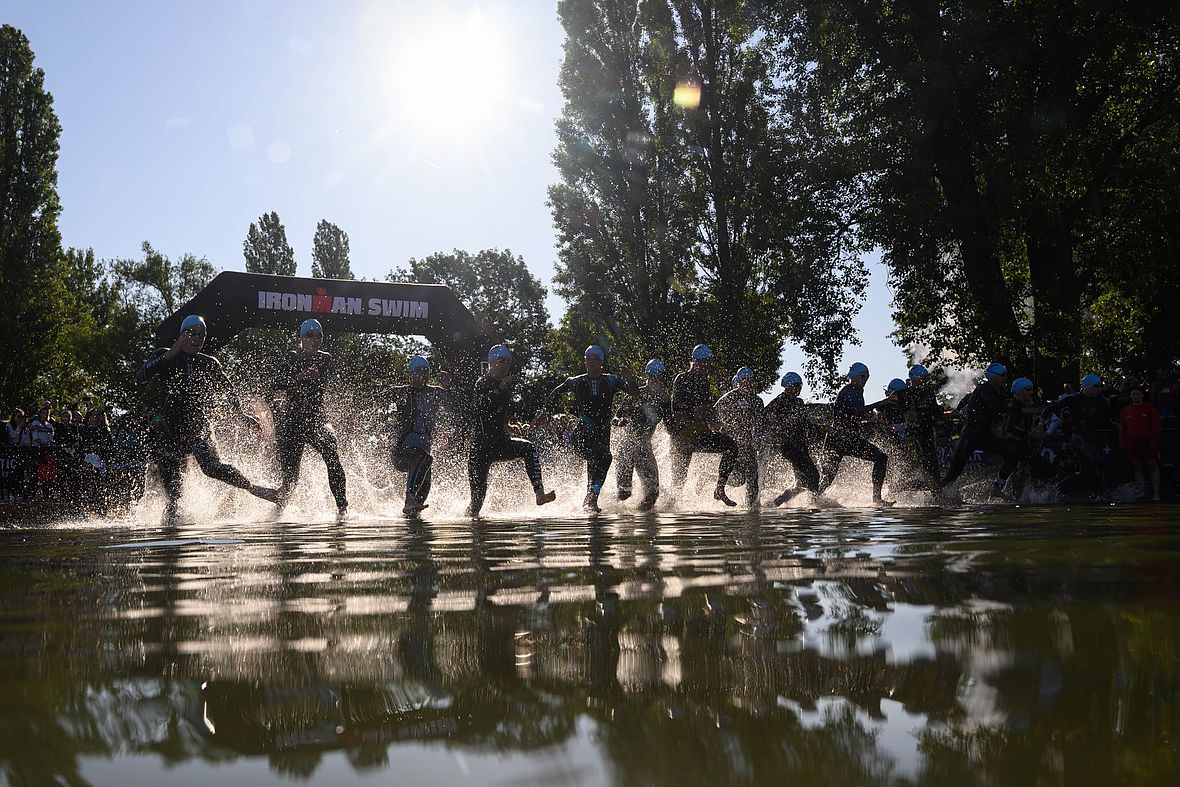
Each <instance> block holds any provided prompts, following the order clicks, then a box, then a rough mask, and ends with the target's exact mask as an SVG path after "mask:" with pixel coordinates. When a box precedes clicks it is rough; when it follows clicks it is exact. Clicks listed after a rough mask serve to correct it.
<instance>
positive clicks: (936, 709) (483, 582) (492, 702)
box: [0, 509, 1180, 784]
mask: <svg viewBox="0 0 1180 787" xmlns="http://www.w3.org/2000/svg"><path fill="white" fill-rule="evenodd" d="M1167 513H1170V512H1167ZM1178 536H1180V522H1178V521H1177V519H1176V518H1175V517H1170V516H1165V517H1161V516H1160V514H1159V512H1158V511H1157V512H1155V513H1154V514H1151V515H1141V514H1140V513H1138V512H1137V511H1136V510H1134V509H1132V510H1129V511H1127V512H1116V513H1112V512H1110V511H1106V510H1097V511H1083V512H1073V513H1072V514H1071V519H1070V520H1069V521H1063V520H1062V519H1061V517H1060V512H1048V513H1046V512H1043V511H1016V510H1012V509H1004V510H998V511H995V512H979V511H975V512H950V513H945V512H929V511H927V512H908V513H907V512H899V513H897V514H895V515H893V514H891V515H890V516H889V517H876V518H870V519H865V517H864V515H863V514H856V513H846V514H832V513H807V512H802V513H788V514H776V515H772V516H762V515H757V514H755V515H750V516H745V517H732V518H717V517H705V516H699V517H693V516H682V515H678V516H676V517H668V516H662V515H656V514H652V515H649V516H646V517H635V518H630V517H624V518H607V517H603V518H600V519H597V520H592V521H590V522H586V521H584V520H570V521H554V520H537V521H526V522H520V523H512V522H502V521H487V522H481V523H479V524H478V525H476V526H475V527H472V526H471V525H470V523H467V522H439V523H431V522H425V521H423V522H413V523H409V524H406V523H403V522H359V523H357V522H353V523H348V524H346V525H337V524H335V523H331V524H326V523H323V524H289V525H282V526H275V525H261V524H253V525H251V524H222V525H217V526H215V527H211V528H207V529H204V530H201V531H193V530H189V531H186V532H172V533H164V534H161V533H159V532H152V533H150V534H148V533H137V532H133V531H127V530H124V531H114V532H112V531H107V530H71V529H61V530H39V531H8V532H5V533H4V534H3V540H2V541H0V545H2V546H0V554H2V556H3V560H4V562H5V566H6V571H5V575H6V580H5V582H4V583H3V586H2V590H0V601H3V609H4V610H5V611H4V612H3V613H2V617H0V624H2V626H3V638H2V641H0V658H2V659H3V663H2V665H0V669H2V671H0V675H3V677H2V678H0V703H2V706H3V707H4V708H5V709H7V712H6V713H5V714H3V716H0V773H3V775H4V777H5V778H6V779H7V781H8V782H10V783H13V784H20V783H30V784H41V783H51V782H59V783H62V782H64V783H84V782H85V781H86V779H87V763H88V762H89V761H91V760H93V759H94V758H107V757H113V758H116V760H119V759H120V758H124V759H125V758H137V759H142V758H154V759H156V760H158V762H159V763H160V764H162V765H172V764H176V763H182V762H183V763H189V762H196V763H205V764H214V763H217V764H224V763H234V762H244V761H246V760H251V759H257V758H263V757H264V758H266V760H267V761H268V763H269V766H270V769H271V773H272V774H273V775H276V776H278V777H282V778H298V779H302V778H307V777H310V776H312V775H316V774H318V773H319V772H320V771H321V769H322V768H323V767H325V766H324V763H325V762H326V758H328V757H332V756H338V755H339V756H343V757H344V758H346V760H347V763H348V765H349V766H350V767H351V768H352V769H353V771H354V773H356V774H358V775H360V774H366V773H370V772H374V771H381V770H383V769H385V768H387V767H391V766H390V763H391V757H392V756H393V752H394V751H395V750H396V749H403V750H404V747H407V746H411V747H418V748H419V749H421V747H424V746H425V747H433V748H427V749H422V751H423V752H425V754H426V755H427V756H426V759H425V760H424V761H423V762H425V763H426V766H425V767H427V768H431V769H434V770H433V773H434V777H435V780H438V781H441V782H444V783H448V782H452V781H456V780H461V779H460V771H459V770H456V768H457V767H458V766H457V763H458V764H459V765H460V766H461V765H462V763H463V762H464V760H463V759H462V757H478V756H481V755H496V756H501V755H506V754H509V753H512V754H517V755H524V756H520V757H518V758H517V759H515V760H513V761H512V762H513V764H512V765H511V773H510V774H509V776H511V777H512V778H516V779H538V778H543V779H544V780H546V781H551V780H554V779H562V778H564V779H568V780H573V781H578V780H583V781H585V780H589V781H598V780H607V781H614V782H623V783H642V784H647V783H653V782H659V783H663V782H669V781H679V782H685V783H700V782H702V781H708V782H718V781H722V782H724V781H738V782H746V783H761V782H772V781H773V782H775V783H781V782H782V781H783V780H784V779H786V778H792V777H793V778H798V779H804V780H806V781H808V782H817V783H840V784H847V783H957V784H974V783H1004V784H1007V783H1027V782H1038V781H1053V782H1061V781H1064V782H1066V783H1070V784H1076V783H1098V782H1103V783H1110V782H1112V781H1114V782H1117V783H1163V782H1169V783H1170V782H1171V781H1172V777H1173V776H1175V775H1177V773H1178V772H1180V752H1178V751H1177V743H1176V735H1175V731H1176V730H1177V729H1180V674H1178V671H1180V664H1178V654H1180V647H1178V646H1180V615H1178V614H1177V613H1178V612H1180V603H1178V601H1177V590H1178V581H1177V568H1178V565H1177V560H1176V553H1177V548H1178V546H1180V538H1178ZM149 539H150V540H149ZM440 744H441V748H439V745H440ZM587 751H589V752H590V755H587V754H586V752H587ZM452 755H453V756H452ZM555 756H556V759H554V757H555ZM587 756H589V757H590V758H591V759H592V760H594V761H595V762H596V764H597V766H599V768H600V769H599V770H597V771H594V770H589V771H588V770H586V769H585V767H583V766H584V765H585V762H584V760H585V758H586V757H587Z"/></svg>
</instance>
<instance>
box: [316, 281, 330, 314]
mask: <svg viewBox="0 0 1180 787" xmlns="http://www.w3.org/2000/svg"><path fill="white" fill-rule="evenodd" d="M311 310H312V311H313V312H317V313H322V314H328V313H330V312H331V311H332V296H331V295H329V294H328V291H327V290H325V289H324V288H323V287H316V288H315V295H313V296H311Z"/></svg>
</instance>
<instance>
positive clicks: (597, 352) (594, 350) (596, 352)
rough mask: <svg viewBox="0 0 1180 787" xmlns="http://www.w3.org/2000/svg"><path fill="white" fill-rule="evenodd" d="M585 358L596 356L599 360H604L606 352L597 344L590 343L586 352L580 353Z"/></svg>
mask: <svg viewBox="0 0 1180 787" xmlns="http://www.w3.org/2000/svg"><path fill="white" fill-rule="evenodd" d="M582 355H583V357H585V358H597V359H598V360H600V361H605V360H606V353H604V352H603V351H602V348H601V347H599V346H598V345H597V344H592V345H590V346H589V347H587V348H586V352H584V353H582Z"/></svg>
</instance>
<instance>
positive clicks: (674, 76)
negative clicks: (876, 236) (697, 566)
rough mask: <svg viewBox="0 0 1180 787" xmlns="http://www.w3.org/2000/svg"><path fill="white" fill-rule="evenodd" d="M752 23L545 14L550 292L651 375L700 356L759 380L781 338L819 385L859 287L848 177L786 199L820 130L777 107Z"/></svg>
mask: <svg viewBox="0 0 1180 787" xmlns="http://www.w3.org/2000/svg"><path fill="white" fill-rule="evenodd" d="M759 9H760V7H759V6H756V5H753V4H749V3H745V2H732V1H731V2H714V3H689V2H681V1H679V0H671V1H669V0H649V2H643V3H638V4H637V3H620V2H611V1H609V0H565V2H561V3H559V5H558V14H559V16H560V18H561V21H562V24H563V26H564V28H565V31H566V36H567V38H566V43H565V60H564V62H563V65H562V71H561V86H562V90H563V93H564V95H565V98H566V103H565V107H564V110H563V114H562V117H561V119H560V120H559V122H558V148H557V150H556V151H555V153H554V162H555V163H556V165H557V168H558V171H559V173H560V174H561V182H560V183H559V184H557V185H555V186H553V187H552V188H551V189H550V191H549V204H550V207H551V209H552V211H553V217H554V224H555V226H556V227H557V230H558V243H559V246H558V256H559V265H558V272H557V276H556V277H555V281H556V283H557V286H558V292H559V293H561V294H562V295H563V296H564V297H566V298H567V299H569V300H570V302H571V304H572V306H571V308H573V309H576V310H577V311H578V312H579V313H580V314H581V315H584V316H585V317H586V318H588V319H590V320H591V321H592V322H594V323H595V324H598V325H601V326H603V327H605V328H606V329H607V331H608V332H609V334H610V336H611V339H612V344H614V345H615V346H618V347H620V348H624V349H625V350H626V351H627V352H629V353H633V354H635V355H637V356H644V357H649V356H652V355H660V356H663V357H665V358H668V357H681V356H682V355H683V354H685V352H686V350H687V348H689V347H691V346H692V345H693V344H695V343H696V342H698V341H702V340H703V341H706V342H708V343H709V344H711V345H713V346H714V349H715V351H716V352H717V355H718V361H719V364H720V365H721V366H722V368H729V367H731V366H732V367H736V366H739V365H743V364H748V365H751V366H753V367H754V368H755V369H757V370H758V371H759V372H760V374H762V375H763V376H765V378H766V380H767V381H769V379H770V378H771V377H773V376H774V374H775V372H776V371H777V369H778V360H779V353H780V349H781V344H782V335H783V334H785V335H786V336H788V337H790V338H792V339H794V340H795V341H798V342H799V343H800V344H801V345H802V346H803V348H804V350H805V351H806V352H807V353H808V354H809V357H810V358H811V362H810V368H811V369H812V370H813V371H816V370H824V371H827V372H829V373H831V372H833V371H834V369H835V365H836V361H837V360H838V357H839V352H840V348H841V346H842V345H843V343H844V342H845V341H847V340H848V339H849V338H850V337H851V320H852V317H853V316H854V314H855V313H856V310H857V308H858V306H859V299H860V294H861V293H862V292H863V289H864V285H865V282H866V279H865V271H864V268H863V266H862V264H861V263H860V260H859V253H860V252H861V251H863V241H861V240H860V239H859V238H857V236H856V235H855V234H854V233H851V232H848V227H849V225H850V224H851V223H852V216H853V213H854V211H855V210H856V209H857V208H858V204H857V203H856V201H855V197H856V191H855V190H854V189H852V188H850V186H849V183H850V182H852V181H854V180H855V178H856V177H857V176H858V171H857V170H853V169H852V168H849V167H845V168H844V169H843V170H837V169H831V170H827V171H825V175H826V178H827V180H826V181H825V183H823V184H822V185H821V184H816V183H811V184H810V187H809V188H801V184H802V183H803V182H804V179H803V178H802V177H801V174H802V173H803V172H804V171H805V170H806V168H807V167H808V166H809V164H808V162H809V157H811V156H812V154H813V152H814V148H815V147H816V143H815V140H814V139H813V137H812V136H811V134H812V133H813V132H814V131H815V130H816V128H817V127H820V126H822V125H823V123H822V121H819V120H815V119H812V120H810V121H809V122H804V121H802V120H800V119H799V118H798V116H797V111H798V110H799V106H798V102H795V103H790V102H787V101H785V100H784V91H783V90H782V86H781V84H780V82H779V79H778V77H779V73H777V72H774V71H772V66H775V65H776V61H775V60H774V58H773V57H772V55H774V53H775V52H774V50H773V49H772V48H771V47H770V46H769V43H770V40H771V39H770V38H769V37H768V36H767V35H766V31H765V30H764V29H763V28H761V27H760V26H759V17H758V15H757V13H758V12H759ZM677 95H680V96H681V100H680V102H679V103H678V102H677V100H676V97H677ZM697 95H699V102H696V101H694V98H695V97H696V96H697ZM571 324H573V323H572V322H571ZM578 343H581V342H578Z"/></svg>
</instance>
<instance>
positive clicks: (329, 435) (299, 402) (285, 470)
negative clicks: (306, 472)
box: [271, 320, 348, 517]
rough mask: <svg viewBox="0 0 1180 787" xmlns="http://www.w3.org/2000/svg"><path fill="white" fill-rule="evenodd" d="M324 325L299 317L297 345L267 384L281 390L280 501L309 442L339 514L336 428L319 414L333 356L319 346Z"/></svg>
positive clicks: (341, 486) (343, 501) (342, 491)
mask: <svg viewBox="0 0 1180 787" xmlns="http://www.w3.org/2000/svg"><path fill="white" fill-rule="evenodd" d="M323 346H324V326H323V325H321V324H320V321H319V320H304V321H303V323H302V324H301V325H300V326H299V349H298V350H292V351H291V352H289V353H287V355H286V356H285V357H284V358H283V361H282V363H281V364H280V365H279V369H278V373H277V374H276V375H275V379H274V382H273V383H272V384H271V390H272V391H275V392H278V393H281V394H283V399H284V400H285V401H284V402H283V407H282V411H281V415H280V416H279V423H278V429H277V438H278V439H277V449H278V455H279V468H280V470H281V472H282V481H281V483H280V484H279V505H280V506H282V505H286V503H287V501H288V500H289V499H290V497H291V492H292V491H293V490H294V489H295V483H296V482H297V481H298V480H299V465H300V464H302V462H303V447H304V446H305V445H306V446H310V447H311V449H312V450H313V451H315V452H316V453H317V454H319V455H320V456H321V457H323V460H324V466H325V467H326V468H327V469H328V488H329V489H330V490H332V497H333V498H335V500H336V511H337V514H338V515H339V516H341V517H343V516H345V515H346V514H347V513H348V495H347V483H346V481H345V478H344V467H343V465H341V464H340V451H339V450H338V448H337V445H336V432H335V430H333V429H332V425H331V424H330V423H328V422H327V420H326V419H325V416H324V391H325V390H326V389H327V387H328V383H329V381H330V380H331V379H332V356H331V355H329V354H328V353H326V352H324V351H323V350H322V349H321V348H322V347H323Z"/></svg>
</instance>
